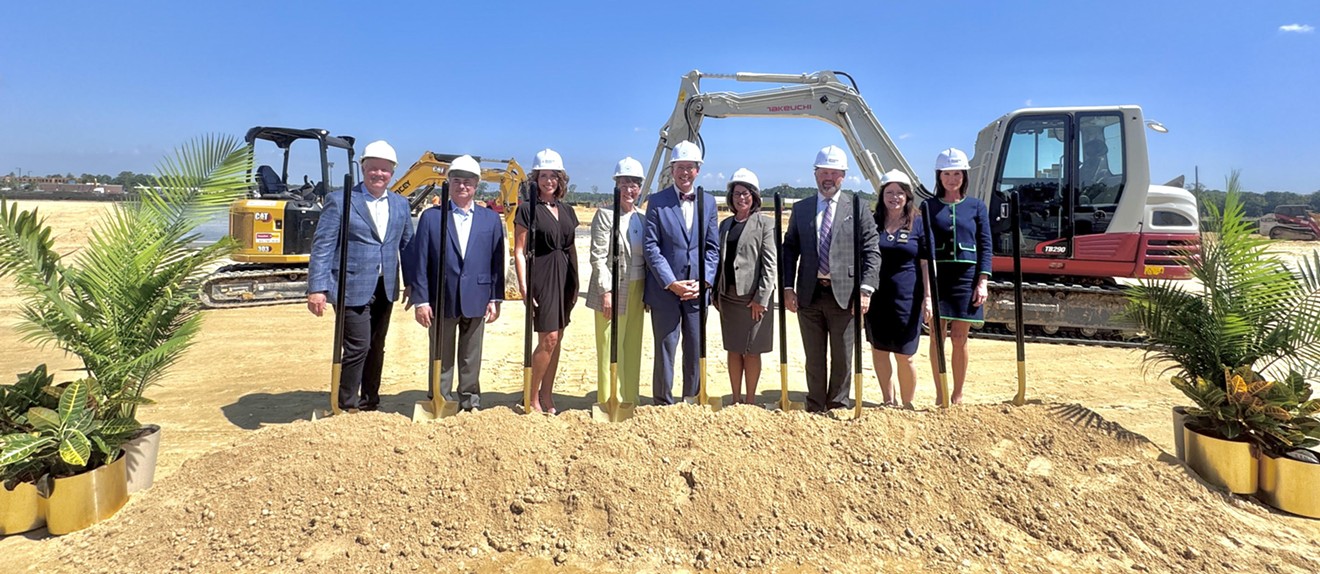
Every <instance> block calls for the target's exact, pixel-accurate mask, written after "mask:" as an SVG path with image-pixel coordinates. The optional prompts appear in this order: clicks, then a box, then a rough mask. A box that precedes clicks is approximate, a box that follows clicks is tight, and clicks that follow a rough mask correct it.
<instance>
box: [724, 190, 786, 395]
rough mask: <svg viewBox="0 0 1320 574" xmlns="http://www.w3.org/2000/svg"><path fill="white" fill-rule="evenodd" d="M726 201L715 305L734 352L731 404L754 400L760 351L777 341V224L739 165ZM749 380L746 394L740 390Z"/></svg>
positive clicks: (726, 340) (729, 348) (731, 358)
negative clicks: (729, 212)
mask: <svg viewBox="0 0 1320 574" xmlns="http://www.w3.org/2000/svg"><path fill="white" fill-rule="evenodd" d="M726 201H727V202H728V204H729V206H730V207H731V208H732V210H733V216H732V217H729V218H727V219H725V220H724V221H722V222H720V265H719V268H718V270H717V271H716V274H715V293H716V296H717V297H716V309H718V310H719V312H720V331H721V332H722V334H723V335H724V349H725V350H726V351H728V352H729V384H730V387H731V388H732V390H733V396H732V402H734V403H745V404H749V405H750V404H752V403H753V399H754V398H755V397H756V383H757V381H758V380H759V379H760V378H761V354H762V353H766V352H769V351H770V349H771V347H772V346H773V345H774V332H775V324H774V317H775V314H774V313H767V312H766V310H767V309H769V308H771V307H774V292H775V223H774V221H772V220H771V219H770V218H769V217H767V216H765V215H761V214H760V213H758V212H759V211H760V210H761V191H760V182H758V181H757V179H756V174H754V173H752V172H751V171H750V170H747V169H739V170H738V171H736V172H734V173H733V177H732V178H730V179H729V189H728V195H727V196H726ZM744 378H745V379H746V380H747V393H746V394H745V395H744V394H742V393H741V392H740V391H741V386H742V381H743V379H744Z"/></svg>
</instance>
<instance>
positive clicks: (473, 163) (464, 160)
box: [449, 155, 481, 177]
mask: <svg viewBox="0 0 1320 574" xmlns="http://www.w3.org/2000/svg"><path fill="white" fill-rule="evenodd" d="M459 173H462V174H463V176H462V177H481V164H479V163H477V160H475V159H472V156H470V155H460V156H458V157H456V158H454V161H453V163H451V164H449V175H450V177H459Z"/></svg>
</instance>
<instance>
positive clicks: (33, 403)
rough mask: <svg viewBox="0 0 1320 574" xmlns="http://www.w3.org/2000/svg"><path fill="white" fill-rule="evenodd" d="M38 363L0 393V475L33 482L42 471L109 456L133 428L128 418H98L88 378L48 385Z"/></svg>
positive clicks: (70, 469) (73, 468)
mask: <svg viewBox="0 0 1320 574" xmlns="http://www.w3.org/2000/svg"><path fill="white" fill-rule="evenodd" d="M53 381H54V377H52V376H51V375H49V374H47V373H46V366H45V365H41V366H40V367H37V368H36V369H33V370H32V371H30V372H27V373H24V374H22V375H19V380H18V382H17V383H16V384H14V385H9V386H6V387H4V394H3V396H0V400H3V402H2V403H0V406H2V407H3V415H0V416H3V417H4V425H5V426H4V433H3V434H0V481H5V482H12V481H21V482H35V481H36V480H37V479H38V478H40V477H41V476H44V475H47V474H49V475H52V476H57V477H58V476H69V475H73V474H77V473H79V472H82V471H84V470H87V469H89V468H95V467H98V466H100V465H102V464H105V463H108V462H111V461H113V460H114V459H116V458H118V456H119V447H120V445H122V444H123V443H124V442H125V441H127V440H128V437H129V435H130V434H132V433H133V431H135V430H137V428H138V424H137V421H134V420H133V419H131V418H101V417H98V416H97V415H98V414H99V413H98V412H97V411H98V407H99V405H97V403H96V400H95V397H94V395H95V391H96V390H97V389H96V383H95V381H93V380H91V379H80V380H77V381H73V382H72V383H69V384H67V385H65V386H63V387H56V386H52V385H51V383H52V382H53Z"/></svg>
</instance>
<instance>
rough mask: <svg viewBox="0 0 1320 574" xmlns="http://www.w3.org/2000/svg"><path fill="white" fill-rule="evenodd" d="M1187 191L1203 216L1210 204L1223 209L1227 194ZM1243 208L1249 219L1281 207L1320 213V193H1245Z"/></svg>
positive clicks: (1199, 189) (1204, 189) (1204, 190)
mask: <svg viewBox="0 0 1320 574" xmlns="http://www.w3.org/2000/svg"><path fill="white" fill-rule="evenodd" d="M1187 191H1190V192H1192V195H1194V196H1196V203H1197V205H1199V206H1200V207H1201V215H1202V216H1203V217H1204V216H1205V215H1206V209H1205V206H1206V205H1208V204H1213V205H1217V206H1220V207H1223V205H1224V196H1225V195H1227V194H1226V193H1225V192H1223V191H1220V190H1218V189H1209V188H1207V187H1205V186H1204V185H1202V186H1199V187H1197V186H1195V185H1193V186H1189V187H1188V188H1187ZM1241 199H1242V207H1243V210H1244V211H1245V214H1246V216H1247V217H1261V216H1263V215H1265V214H1267V213H1274V208H1276V207H1278V206H1280V205H1306V206H1309V207H1308V209H1310V210H1311V211H1318V212H1320V191H1313V192H1311V193H1309V194H1305V195H1303V194H1300V193H1293V192H1291V191H1267V192H1264V193H1254V192H1252V193H1244V194H1242V198H1241Z"/></svg>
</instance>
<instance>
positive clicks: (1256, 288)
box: [1128, 172, 1320, 494]
mask: <svg viewBox="0 0 1320 574" xmlns="http://www.w3.org/2000/svg"><path fill="white" fill-rule="evenodd" d="M1227 187H1228V193H1227V197H1226V198H1225V202H1224V207H1223V209H1222V210H1220V209H1219V208H1218V207H1217V206H1215V205H1206V206H1205V207H1206V209H1207V211H1209V217H1208V218H1207V219H1208V220H1210V221H1212V222H1214V223H1213V224H1212V225H1211V229H1209V230H1208V231H1207V232H1205V233H1203V234H1202V238H1201V248H1200V251H1199V252H1197V253H1185V254H1183V255H1184V260H1185V262H1186V264H1187V266H1188V267H1189V268H1190V270H1191V273H1192V277H1193V279H1195V280H1196V281H1195V283H1197V285H1188V284H1186V283H1179V282H1172V281H1158V280H1156V281H1144V280H1143V281H1142V282H1140V284H1139V285H1137V286H1136V287H1134V288H1132V289H1131V290H1129V304H1128V312H1129V314H1130V316H1132V317H1133V318H1134V319H1135V320H1136V321H1137V322H1138V323H1139V324H1140V325H1141V327H1142V329H1143V330H1144V331H1145V334H1146V339H1145V343H1144V344H1145V351H1146V355H1145V360H1146V361H1147V362H1149V363H1155V364H1164V365H1167V369H1166V372H1167V371H1173V372H1174V375H1173V378H1172V381H1173V384H1174V386H1175V387H1176V388H1178V389H1179V390H1180V391H1182V392H1183V394H1184V395H1186V396H1187V397H1188V398H1189V399H1191V401H1192V403H1193V406H1191V407H1188V408H1187V410H1186V421H1185V424H1184V430H1183V433H1184V434H1183V438H1184V442H1185V443H1186V444H1185V449H1186V460H1187V463H1188V466H1190V467H1191V468H1192V469H1193V470H1194V471H1196V472H1197V473H1198V474H1199V475H1200V476H1201V477H1202V478H1204V479H1206V480H1207V481H1209V482H1211V483H1214V484H1216V485H1219V486H1223V487H1226V488H1228V489H1229V490H1230V491H1232V492H1235V493H1240V494H1251V493H1254V492H1255V491H1256V489H1257V485H1258V482H1259V476H1260V473H1259V469H1258V462H1257V461H1258V459H1259V457H1260V456H1261V455H1262V453H1263V454H1264V455H1265V456H1274V457H1278V456H1284V455H1291V454H1293V453H1294V451H1296V450H1298V449H1304V448H1305V447H1307V446H1310V445H1312V444H1314V443H1315V442H1317V440H1318V439H1320V425H1317V424H1316V419H1315V413H1316V410H1317V405H1316V404H1315V402H1314V401H1312V400H1310V386H1309V384H1308V382H1307V381H1308V380H1311V379H1314V377H1315V376H1316V374H1317V370H1316V369H1317V367H1316V366H1317V365H1320V256H1313V257H1311V258H1309V259H1303V260H1302V261H1301V262H1300V264H1299V265H1298V266H1297V267H1295V268H1294V267H1290V266H1289V265H1288V264H1287V263H1286V262H1285V261H1284V260H1283V259H1281V258H1280V257H1279V256H1278V255H1277V254H1276V253H1274V252H1272V251H1270V249H1269V243H1270V242H1269V240H1267V239H1264V238H1262V237H1259V236H1256V235H1253V234H1252V233H1251V228H1250V226H1249V224H1248V222H1247V221H1246V219H1245V217H1244V212H1243V207H1242V203H1241V198H1240V193H1241V192H1240V189H1239V187H1240V186H1239V181H1238V174H1237V173H1236V172H1235V173H1233V174H1232V175H1231V176H1230V177H1229V178H1228V186H1227ZM1270 379H1272V381H1271V380H1270ZM1312 466H1313V467H1314V468H1315V469H1320V465H1312Z"/></svg>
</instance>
